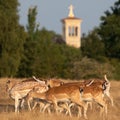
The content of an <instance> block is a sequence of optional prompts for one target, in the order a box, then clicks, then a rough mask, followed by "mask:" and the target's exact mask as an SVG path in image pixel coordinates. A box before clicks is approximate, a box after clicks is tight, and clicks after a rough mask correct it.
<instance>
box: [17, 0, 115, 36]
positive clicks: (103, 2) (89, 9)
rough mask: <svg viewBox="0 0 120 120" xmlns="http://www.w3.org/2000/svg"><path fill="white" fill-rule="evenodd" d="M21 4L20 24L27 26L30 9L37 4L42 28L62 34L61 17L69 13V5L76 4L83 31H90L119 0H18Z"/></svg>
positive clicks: (75, 10) (38, 18)
mask: <svg viewBox="0 0 120 120" xmlns="http://www.w3.org/2000/svg"><path fill="white" fill-rule="evenodd" d="M18 1H19V3H20V6H19V8H18V10H19V16H20V21H19V22H20V24H21V25H24V26H25V27H26V25H27V15H28V9H29V8H30V7H34V6H37V20H36V22H37V23H39V24H40V29H42V28H43V27H45V28H46V29H47V30H52V31H54V32H56V33H58V34H62V23H61V19H63V18H66V17H67V16H68V13H69V9H68V7H69V6H70V5H71V4H72V5H73V6H74V14H75V17H78V18H81V19H82V20H83V22H82V24H81V32H82V33H86V34H87V33H89V32H90V31H91V30H93V29H94V28H95V27H97V26H99V24H100V22H101V21H100V17H101V16H103V15H105V14H104V12H105V11H106V10H110V7H111V6H113V5H114V3H115V2H116V1H117V0H18Z"/></svg>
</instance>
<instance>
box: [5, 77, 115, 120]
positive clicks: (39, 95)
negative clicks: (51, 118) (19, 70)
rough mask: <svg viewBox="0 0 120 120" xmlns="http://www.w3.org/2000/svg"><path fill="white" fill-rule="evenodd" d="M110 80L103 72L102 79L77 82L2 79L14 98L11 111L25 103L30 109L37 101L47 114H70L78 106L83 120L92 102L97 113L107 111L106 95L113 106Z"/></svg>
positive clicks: (17, 110) (17, 109) (16, 109)
mask: <svg viewBox="0 0 120 120" xmlns="http://www.w3.org/2000/svg"><path fill="white" fill-rule="evenodd" d="M110 86H111V85H110V81H109V80H108V79H107V77H106V75H104V79H103V80H96V79H93V80H84V81H82V82H81V81H80V82H63V81H62V80H59V79H50V80H41V79H38V78H36V77H35V76H33V78H31V79H27V80H24V81H18V82H13V81H11V80H8V81H7V82H6V91H7V92H8V94H9V96H10V97H11V98H12V99H14V100H15V112H16V113H17V112H19V109H20V107H23V106H24V105H25V102H26V103H27V105H28V109H29V110H30V111H31V110H34V109H35V107H36V105H37V104H39V106H40V111H41V112H45V111H47V112H48V113H49V114H51V113H52V112H53V111H54V112H55V113H57V114H58V113H62V112H63V111H64V113H65V114H68V115H70V116H72V115H73V113H72V110H71V108H72V107H73V106H76V107H77V108H78V117H81V116H82V114H83V117H84V118H85V119H87V110H88V106H89V105H90V106H91V109H92V103H93V102H95V103H97V104H96V105H98V106H99V108H100V115H101V114H105V115H106V114H107V105H108V103H107V102H106V99H105V98H106V97H107V98H108V99H109V100H110V102H111V105H112V106H113V98H112V96H111V95H110Z"/></svg>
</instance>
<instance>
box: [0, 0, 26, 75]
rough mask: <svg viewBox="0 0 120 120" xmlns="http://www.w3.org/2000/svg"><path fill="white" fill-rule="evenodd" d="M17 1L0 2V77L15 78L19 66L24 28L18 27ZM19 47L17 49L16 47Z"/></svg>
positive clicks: (3, 0) (2, 0)
mask: <svg viewBox="0 0 120 120" xmlns="http://www.w3.org/2000/svg"><path fill="white" fill-rule="evenodd" d="M18 5H19V3H18V1H17V0H9V1H8V0H1V1H0V76H2V77H11V76H15V75H16V72H17V71H18V67H19V64H20V60H21V56H22V52H23V43H24V37H25V33H24V28H23V27H22V26H20V25H19V16H18V9H17V8H18ZM18 46H19V47H18Z"/></svg>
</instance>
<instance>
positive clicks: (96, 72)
mask: <svg viewBox="0 0 120 120" xmlns="http://www.w3.org/2000/svg"><path fill="white" fill-rule="evenodd" d="M113 71H114V67H113V66H112V65H110V64H109V63H104V64H103V63H99V62H97V61H96V60H94V59H90V58H87V57H84V58H82V59H81V61H76V62H74V65H73V69H71V72H72V75H73V78H75V79H83V78H84V79H88V78H94V77H96V78H103V75H104V74H107V75H109V76H111V77H113Z"/></svg>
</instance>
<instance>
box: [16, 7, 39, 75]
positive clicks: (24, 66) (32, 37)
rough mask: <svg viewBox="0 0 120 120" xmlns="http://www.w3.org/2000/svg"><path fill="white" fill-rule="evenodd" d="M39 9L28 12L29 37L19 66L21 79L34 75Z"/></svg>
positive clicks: (35, 8)
mask: <svg viewBox="0 0 120 120" xmlns="http://www.w3.org/2000/svg"><path fill="white" fill-rule="evenodd" d="M36 15H37V7H36V6H35V7H33V8H29V10H28V25H27V37H26V40H25V44H24V55H23V57H22V60H21V64H20V66H19V71H18V75H17V76H19V77H29V76H31V75H32V74H33V71H32V65H33V62H34V59H35V57H36V52H37V40H36V38H37V33H38V27H39V25H37V24H36Z"/></svg>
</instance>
